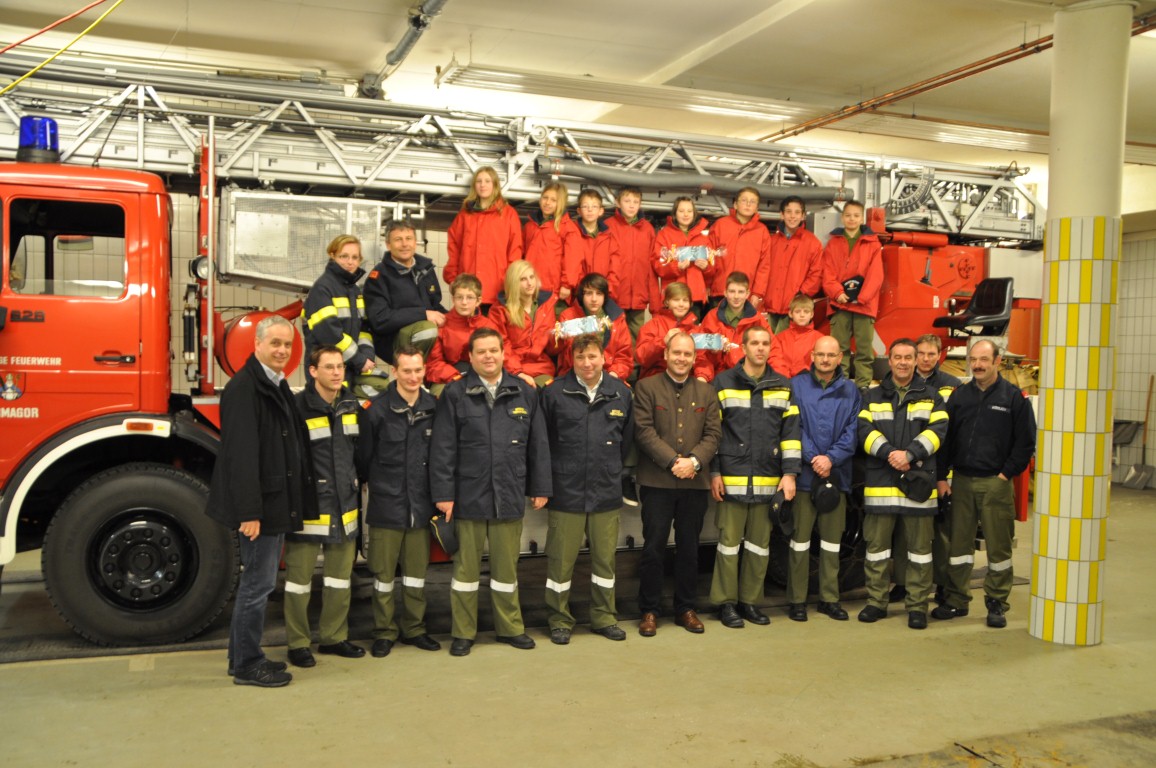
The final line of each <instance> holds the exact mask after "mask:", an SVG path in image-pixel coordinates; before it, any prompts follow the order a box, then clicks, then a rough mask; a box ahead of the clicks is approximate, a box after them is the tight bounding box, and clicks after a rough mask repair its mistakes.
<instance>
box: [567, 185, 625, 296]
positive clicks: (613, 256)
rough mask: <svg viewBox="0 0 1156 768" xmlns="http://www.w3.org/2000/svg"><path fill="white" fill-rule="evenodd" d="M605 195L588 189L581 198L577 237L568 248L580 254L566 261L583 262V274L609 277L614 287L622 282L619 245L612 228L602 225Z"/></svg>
mask: <svg viewBox="0 0 1156 768" xmlns="http://www.w3.org/2000/svg"><path fill="white" fill-rule="evenodd" d="M605 212H606V209H605V208H603V207H602V195H601V194H599V193H598V191H597V190H594V189H584V190H582V192H581V193H579V195H578V223H577V226H576V229H577V231H578V235H577V237H575V238H573V239H571V240H569V241H567V243H566V247H567V248H569V249H573V250H574V251H576V255H574V256H571V254H569V253H567V255H566V258H568V259H569V258H574V259H578V260H580V261H581V270H580V271H581V273H582V274H583V275H589V274H591V273H592V272H596V273H598V274H599V275H605V276H606V279H607V281H608V282H609V284H610V285H615V284H616V283H617V282H618V262H619V258H618V243H617V241H616V240H615V238H614V235H613V234H612V233H611V231H610V227H609V225H607V223H606V222H605V221H602V220H601V219H602V214H603V213H605Z"/></svg>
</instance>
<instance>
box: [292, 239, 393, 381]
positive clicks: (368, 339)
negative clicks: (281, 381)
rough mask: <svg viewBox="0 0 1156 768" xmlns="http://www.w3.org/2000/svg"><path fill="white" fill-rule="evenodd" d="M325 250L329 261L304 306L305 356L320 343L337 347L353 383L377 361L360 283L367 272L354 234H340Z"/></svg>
mask: <svg viewBox="0 0 1156 768" xmlns="http://www.w3.org/2000/svg"><path fill="white" fill-rule="evenodd" d="M326 252H327V253H328V254H329V263H328V264H326V265H325V271H324V272H322V273H321V277H319V278H317V282H315V283H314V284H313V287H312V288H310V289H309V294H308V295H307V296H306V297H305V306H304V308H303V309H302V310H301V319H302V321H303V323H302V324H303V325H304V327H305V359H306V360H309V359H312V358H311V356H312V354H313V351H314V350H315V349H317V348H318V347H324V346H331V347H337V349H338V350H339V351H340V352H341V357H342V359H343V360H344V361H345V382H346V383H347V384H349V385H350V386H353V382H354V380H355V379H356V378H357V376H358V375H360V374H362V373H369V372H370V371H372V370H373V368H374V365H375V360H374V351H373V334H371V333H370V332H369V325H368V324H366V322H365V299H364V298H362V295H361V289H360V288H358V287H357V281H358V280H360V279H361V278H362V277H363V276H364V275H365V270H364V269H362V268H361V241H360V240H358V239H357V238H356V237H354V236H353V235H338V236H337V237H335V238H333V241H332V242H331V243H329V247H328V248H327V249H326ZM306 381H309V377H308V376H306Z"/></svg>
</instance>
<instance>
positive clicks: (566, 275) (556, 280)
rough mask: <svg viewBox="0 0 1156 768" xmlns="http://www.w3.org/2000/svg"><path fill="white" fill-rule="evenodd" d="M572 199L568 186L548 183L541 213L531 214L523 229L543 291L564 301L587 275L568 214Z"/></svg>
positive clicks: (578, 234)
mask: <svg viewBox="0 0 1156 768" xmlns="http://www.w3.org/2000/svg"><path fill="white" fill-rule="evenodd" d="M569 200H570V195H569V193H568V192H567V191H566V185H565V184H563V183H561V182H558V181H556V182H554V183H552V184H547V185H546V188H545V189H543V190H542V196H541V197H540V198H539V199H538V208H539V209H540V211H539V213H538V214H533V213H531V214H530V218H529V220H528V221H527V222H526V226H525V227H524V228H523V229H522V241H523V243H524V244H525V254H526V255H525V259H526V261H528V262H530V264H532V265H533V266H534V271H535V272H536V273H537V275H538V280H539V281H540V282H541V285H542V288H543V289H544V290H547V291H550V292H551V293H554V294H557V296H558V298H559V299H560V300H562V301H563V302H569V301H570V294H571V292H573V290H574V286H575V285H577V284H578V281H579V280H581V279H582V275H584V274H586V273H585V272H583V271H582V251H581V249H580V248H579V247H578V246H579V245H580V244H579V243H577V242H575V240H576V238H578V237H580V233H579V232H578V226H577V225H576V224H575V223H574V220H573V219H571V218H570V214H569V213H567V212H566V204H567V203H568V202H569ZM507 274H508V272H507ZM506 295H507V296H509V293H507V294H506Z"/></svg>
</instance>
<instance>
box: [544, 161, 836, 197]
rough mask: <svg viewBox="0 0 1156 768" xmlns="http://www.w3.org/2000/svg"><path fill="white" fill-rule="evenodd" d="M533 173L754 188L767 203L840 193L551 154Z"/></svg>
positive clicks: (667, 185) (708, 188)
mask: <svg viewBox="0 0 1156 768" xmlns="http://www.w3.org/2000/svg"><path fill="white" fill-rule="evenodd" d="M534 172H535V173H538V174H542V175H550V176H576V177H578V178H580V179H590V180H591V181H600V182H603V183H605V184H616V185H623V186H638V187H646V188H649V189H693V190H697V191H698V192H700V193H708V194H710V193H717V192H726V193H729V194H732V195H736V194H738V192H739V190H740V189H744V188H746V187H753V188H755V189H757V190H758V191H759V196H760V197H761V198H762V199H763V202H764V203H771V202H777V201H779V200H782V199H783V198H784V197H788V196H791V195H795V196H797V197H800V198H802V199H803V200H805V201H807V202H823V203H830V202H833V201H834V200H835V199H836V198H837V196H838V193H839V190H838V189H836V188H835V187H805V186H797V187H777V186H772V185H770V184H756V183H753V182H751V181H748V180H746V179H728V178H726V177H723V176H711V175H709V174H702V173H641V172H639V171H628V170H624V169H622V168H607V167H605V166H599V165H588V164H586V163H574V162H567V161H565V160H559V159H557V158H552V157H540V158H538V159H536V160H535V161H534Z"/></svg>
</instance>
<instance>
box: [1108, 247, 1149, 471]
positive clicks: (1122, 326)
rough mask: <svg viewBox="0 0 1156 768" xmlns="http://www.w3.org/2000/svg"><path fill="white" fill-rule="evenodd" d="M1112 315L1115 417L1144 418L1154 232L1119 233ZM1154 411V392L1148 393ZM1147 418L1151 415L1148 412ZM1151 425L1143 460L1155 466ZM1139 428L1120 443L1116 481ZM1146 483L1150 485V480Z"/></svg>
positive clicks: (1136, 445)
mask: <svg viewBox="0 0 1156 768" xmlns="http://www.w3.org/2000/svg"><path fill="white" fill-rule="evenodd" d="M1119 279H1120V285H1119V292H1118V298H1119V305H1118V308H1117V316H1116V317H1117V319H1116V397H1115V410H1116V413H1115V418H1116V419H1118V420H1119V419H1127V420H1129V421H1144V418H1145V415H1144V404H1145V400H1146V399H1147V397H1148V377H1149V376H1151V375H1152V374H1156V344H1154V343H1153V340H1154V339H1156V232H1144V233H1139V234H1134V235H1126V236H1125V237H1124V249H1123V251H1122V253H1121V261H1120V273H1119ZM1153 400H1154V403H1153V409H1152V410H1153V411H1156V396H1154V398H1153ZM1148 418H1149V420H1150V421H1152V416H1151V414H1149V416H1148ZM1154 431H1156V426H1154V425H1153V424H1149V429H1148V443H1149V446H1148V457H1147V463H1148V464H1151V465H1154V466H1156V436H1154V434H1153V432H1154ZM1141 438H1142V435H1141V434H1140V433H1137V434H1136V439H1135V440H1133V441H1132V442H1131V444H1129V445H1125V446H1120V448H1119V451H1118V452H1117V453H1118V456H1119V459H1118V464H1117V466H1116V467H1115V468H1114V470H1113V472H1112V480H1113V481H1114V482H1119V481H1121V480H1123V479H1124V476H1125V475H1126V474H1127V473H1128V468H1129V467H1131V466H1132V465H1133V464H1137V463H1140V461H1141ZM1150 487H1151V484H1150Z"/></svg>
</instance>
